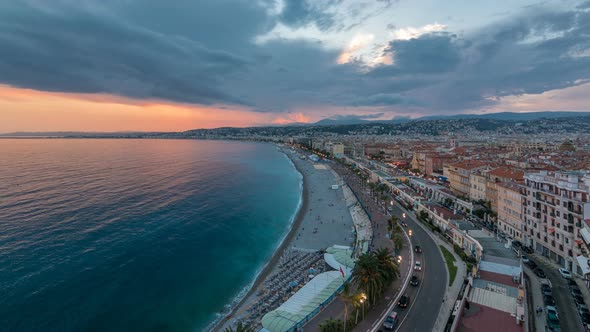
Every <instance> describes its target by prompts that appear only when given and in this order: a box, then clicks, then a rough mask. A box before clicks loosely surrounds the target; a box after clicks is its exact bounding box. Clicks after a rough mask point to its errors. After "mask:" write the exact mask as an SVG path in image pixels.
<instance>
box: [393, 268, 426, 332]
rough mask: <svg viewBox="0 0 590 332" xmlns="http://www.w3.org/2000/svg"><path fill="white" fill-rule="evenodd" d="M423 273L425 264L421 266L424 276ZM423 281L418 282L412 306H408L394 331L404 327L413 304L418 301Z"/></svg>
mask: <svg viewBox="0 0 590 332" xmlns="http://www.w3.org/2000/svg"><path fill="white" fill-rule="evenodd" d="M425 271H426V264H424V265H423V266H422V275H425V274H424V272H425ZM423 281H424V278H422V280H421V281H420V286H419V287H418V291H417V292H416V295H415V297H414V301H412V304H410V307H409V308H408V310H407V311H406V314H405V315H404V319H402V321H401V322H400V323H399V325H398V326H397V328H396V329H395V331H399V329H400V328H401V327H402V325H404V322H405V321H406V319H407V318H408V315H409V314H410V312H411V311H412V307H413V306H414V303H416V300H417V299H418V296H420V291H421V290H422V282H423Z"/></svg>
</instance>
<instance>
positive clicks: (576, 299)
mask: <svg viewBox="0 0 590 332" xmlns="http://www.w3.org/2000/svg"><path fill="white" fill-rule="evenodd" d="M574 302H576V304H586V302H585V301H584V298H583V297H581V296H578V295H574Z"/></svg>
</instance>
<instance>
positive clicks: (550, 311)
mask: <svg viewBox="0 0 590 332" xmlns="http://www.w3.org/2000/svg"><path fill="white" fill-rule="evenodd" d="M545 311H546V312H547V326H548V327H549V329H551V330H552V331H555V330H559V329H560V326H559V315H558V314H557V309H555V307H554V306H549V305H548V306H547V307H546V308H545Z"/></svg>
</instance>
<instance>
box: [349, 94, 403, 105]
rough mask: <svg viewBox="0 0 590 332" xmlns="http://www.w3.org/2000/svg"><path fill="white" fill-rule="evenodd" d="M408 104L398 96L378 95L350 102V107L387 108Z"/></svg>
mask: <svg viewBox="0 0 590 332" xmlns="http://www.w3.org/2000/svg"><path fill="white" fill-rule="evenodd" d="M404 103H408V101H407V100H406V99H405V98H404V97H402V96H401V95H399V94H387V93H379V94H375V95H371V96H368V97H361V98H358V99H356V100H354V101H352V102H350V105H352V106H388V105H400V104H404Z"/></svg>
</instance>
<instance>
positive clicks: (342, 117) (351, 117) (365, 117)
mask: <svg viewBox="0 0 590 332" xmlns="http://www.w3.org/2000/svg"><path fill="white" fill-rule="evenodd" d="M383 115H385V113H373V114H343V115H335V116H331V117H330V118H329V119H332V120H374V119H379V118H382V117H383Z"/></svg>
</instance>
